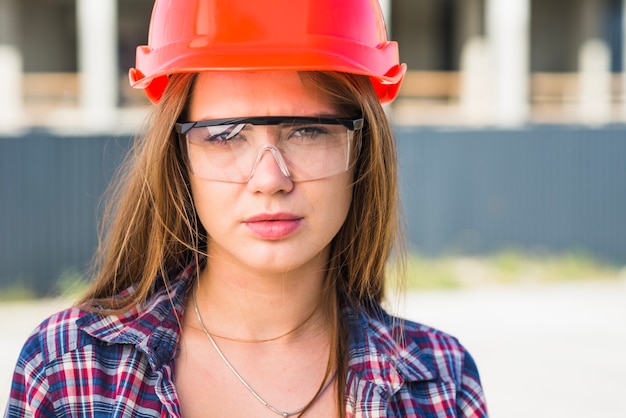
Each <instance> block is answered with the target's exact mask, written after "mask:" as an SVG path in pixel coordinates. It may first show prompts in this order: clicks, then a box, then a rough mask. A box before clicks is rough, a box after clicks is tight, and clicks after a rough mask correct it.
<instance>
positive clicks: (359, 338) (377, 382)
mask: <svg viewBox="0 0 626 418" xmlns="http://www.w3.org/2000/svg"><path fill="white" fill-rule="evenodd" d="M343 314H344V318H345V321H346V325H347V327H348V330H349V343H348V369H349V371H350V372H352V373H355V374H356V375H357V376H358V378H359V379H362V380H365V381H368V382H370V383H371V384H373V385H374V386H377V387H378V388H379V390H382V392H385V393H387V394H393V393H395V392H397V391H398V390H399V389H400V388H401V387H402V385H404V384H405V382H416V381H425V380H432V379H435V378H436V377H437V372H436V370H437V368H436V366H435V364H434V359H433V358H432V356H430V355H428V354H427V353H425V352H424V351H423V350H422V349H420V347H419V346H418V345H417V344H416V342H415V341H414V340H413V339H412V338H409V337H408V336H406V335H404V334H403V332H402V329H403V320H402V319H399V318H396V317H392V316H390V315H388V314H387V313H386V312H384V311H383V310H382V309H380V308H378V313H377V314H376V315H372V314H369V313H368V312H366V311H365V310H363V309H358V310H354V309H352V308H351V307H348V306H344V308H343Z"/></svg>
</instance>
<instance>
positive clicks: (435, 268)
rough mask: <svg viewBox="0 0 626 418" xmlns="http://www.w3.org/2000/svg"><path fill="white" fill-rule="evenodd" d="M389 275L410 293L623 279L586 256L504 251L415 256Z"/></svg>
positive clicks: (617, 271) (613, 268)
mask: <svg viewBox="0 0 626 418" xmlns="http://www.w3.org/2000/svg"><path fill="white" fill-rule="evenodd" d="M388 275H389V277H390V279H391V280H390V282H391V283H401V282H402V280H401V276H404V277H406V281H405V285H404V287H406V289H453V288H463V287H476V286H484V285H504V284H513V283H552V282H565V281H574V280H598V279H605V280H606V279H609V280H610V279H617V278H619V277H620V269H619V267H618V266H614V265H610V264H608V263H603V262H601V261H600V260H597V259H594V258H593V257H591V256H590V255H588V254H585V253H582V252H574V253H568V254H560V255H540V254H539V255H537V254H531V253H527V252H522V251H516V250H504V251H501V252H498V253H495V254H492V255H489V256H482V257H467V256H456V257H452V256H449V257H439V258H426V257H422V256H420V255H419V254H416V253H413V254H410V255H409V256H408V257H407V262H406V268H405V270H402V269H399V268H398V267H395V266H392V265H390V267H389V269H388Z"/></svg>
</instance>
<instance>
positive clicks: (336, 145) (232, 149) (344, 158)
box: [185, 118, 360, 183]
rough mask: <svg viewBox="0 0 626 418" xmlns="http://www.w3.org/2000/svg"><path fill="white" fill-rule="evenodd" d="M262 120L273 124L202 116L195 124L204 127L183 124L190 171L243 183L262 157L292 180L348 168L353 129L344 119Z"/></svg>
mask: <svg viewBox="0 0 626 418" xmlns="http://www.w3.org/2000/svg"><path fill="white" fill-rule="evenodd" d="M250 119H256V118H250ZM266 119H272V120H271V121H270V122H273V123H270V124H264V123H245V122H246V120H245V119H241V123H224V124H213V123H212V122H211V121H203V122H198V123H196V124H194V125H203V124H206V125H208V126H193V127H191V128H188V130H187V131H186V134H185V139H186V145H187V154H188V158H189V164H190V168H191V171H192V173H193V174H194V175H195V176H197V177H200V178H203V179H207V180H216V181H225V182H235V183H245V182H247V181H248V180H249V179H250V178H251V177H252V175H253V174H254V171H255V169H256V166H257V165H258V163H259V162H260V161H261V160H262V159H263V158H273V159H274V160H275V161H276V164H278V166H279V167H280V168H281V170H282V172H283V174H284V175H286V176H288V177H289V178H291V179H292V180H294V181H306V180H316V179H321V178H325V177H330V176H333V175H336V174H340V173H343V172H346V171H347V170H348V169H349V167H350V153H351V149H352V148H353V145H352V142H353V138H354V130H352V129H349V127H347V126H345V124H344V123H345V121H344V123H342V122H339V121H336V120H334V119H330V120H323V119H318V120H317V121H316V120H313V119H308V118H282V119H284V120H287V119H288V121H287V122H284V121H282V122H281V123H275V122H277V121H276V120H274V119H276V118H266ZM282 119H281V120H282ZM237 121H239V120H237ZM320 121H321V122H320ZM257 122H258V121H257ZM325 122H328V123H325ZM358 128H360V125H359V126H358V127H357V128H356V129H358ZM266 151H269V152H266ZM281 157H282V158H281Z"/></svg>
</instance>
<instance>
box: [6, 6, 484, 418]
mask: <svg viewBox="0 0 626 418" xmlns="http://www.w3.org/2000/svg"><path fill="white" fill-rule="evenodd" d="M149 44H150V45H149V46H145V47H140V48H138V56H137V68H136V69H132V70H131V72H130V78H131V83H132V84H133V86H135V87H138V88H143V89H144V90H145V91H146V93H147V94H148V97H150V98H151V99H152V100H153V101H154V102H155V103H157V106H156V107H155V113H154V116H153V118H152V119H151V121H150V122H149V123H148V124H147V129H146V132H145V134H144V135H143V136H142V137H141V138H140V139H139V140H138V142H137V146H136V149H135V151H134V153H133V155H132V157H131V158H130V159H129V160H128V163H127V165H126V167H125V169H124V170H123V173H124V174H123V177H122V178H121V180H120V181H119V182H118V185H119V186H120V187H119V190H118V196H119V197H117V198H116V199H113V200H112V201H113V202H116V206H115V207H114V208H112V211H111V216H110V219H111V221H110V222H109V223H108V224H107V231H108V234H107V236H106V240H105V241H104V242H103V245H102V247H101V249H100V250H99V256H100V259H99V261H100V262H99V269H98V273H97V277H96V280H95V282H94V284H93V286H92V287H91V289H90V290H89V291H88V292H87V294H86V295H85V296H84V297H83V298H82V300H81V301H80V303H79V304H78V305H77V306H76V307H75V308H72V309H68V310H66V311H63V312H61V313H59V314H57V315H55V316H53V317H51V318H49V319H48V320H46V321H45V322H44V323H43V324H42V325H41V326H40V327H39V328H38V329H37V330H36V331H35V333H34V334H33V336H32V337H31V338H30V339H29V340H28V342H27V343H26V345H25V347H24V349H23V351H22V354H21V356H20V359H19V360H18V364H17V367H16V372H15V375H14V381H13V389H12V393H11V399H10V401H9V405H8V408H7V416H11V417H14V416H15V417H18V416H25V415H28V414H29V413H33V414H34V415H39V416H54V415H56V416H82V415H102V416H174V417H176V416H185V417H200V416H201V417H223V416H237V417H249V416H254V417H275V416H283V417H289V416H303V415H304V416H312V417H379V416H415V417H418V416H419V417H422V416H425V417H430V416H432V417H453V416H472V417H482V416H486V407H485V404H484V399H483V395H482V389H481V386H480V382H479V378H478V373H477V370H476V367H475V365H474V362H473V360H472V359H471V357H470V356H469V354H468V353H467V352H466V351H465V350H464V348H463V347H462V346H461V345H459V343H458V342H457V341H456V340H455V339H454V338H453V337H451V336H448V335H446V334H444V333H441V332H439V331H436V330H433V329H431V328H428V327H425V326H422V325H419V324H414V323H410V322H408V321H401V320H399V319H397V318H394V317H391V316H389V315H388V314H387V313H386V312H385V311H384V310H383V309H382V308H381V307H380V303H381V301H382V299H383V293H384V290H385V286H386V283H385V274H384V273H385V262H386V261H387V259H388V258H389V255H390V253H391V252H392V250H393V249H394V244H395V242H396V241H397V236H398V234H397V232H398V231H397V228H398V215H397V211H398V208H397V206H398V201H397V184H396V159H395V149H394V142H393V137H392V133H391V129H390V126H389V124H388V122H387V120H386V117H385V114H384V111H383V109H382V107H381V104H383V103H388V102H390V101H391V100H393V98H394V97H395V96H396V95H397V92H398V88H399V86H400V83H401V80H402V78H403V76H404V72H405V66H404V65H400V64H399V62H398V55H397V46H396V44H395V43H393V42H388V41H387V39H386V34H385V32H384V25H383V20H382V16H381V13H380V10H379V6H378V3H377V1H376V0H341V1H337V0H332V1H331V0H289V1H283V0H280V1H264V2H262V1H256V2H250V1H248V0H235V1H233V0H212V1H211V0H187V1H184V0H169V1H168V0H159V1H157V2H156V3H155V8H154V12H153V16H152V21H151V30H150V38H149Z"/></svg>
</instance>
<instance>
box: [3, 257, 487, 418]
mask: <svg viewBox="0 0 626 418" xmlns="http://www.w3.org/2000/svg"><path fill="white" fill-rule="evenodd" d="M194 272H195V267H194V266H189V267H188V268H187V269H186V270H185V271H184V272H183V273H181V274H180V275H179V277H178V278H177V279H176V280H174V281H173V282H172V283H171V284H170V286H169V289H168V288H167V287H166V286H162V287H161V289H160V290H158V291H157V292H155V294H154V295H153V297H152V298H151V299H150V301H149V303H147V304H146V305H144V306H142V307H137V308H136V309H133V310H131V311H129V312H127V313H126V314H124V315H121V316H115V315H109V316H103V315H98V314H94V313H90V312H86V311H83V310H80V309H78V308H71V309H67V310H65V311H62V312H60V313H58V314H56V315H53V316H51V317H50V318H48V319H47V320H45V321H44V322H43V323H42V324H41V325H40V326H39V327H38V328H37V329H35V331H34V332H33V334H32V336H31V337H30V338H29V339H28V340H27V342H26V344H25V345H24V347H23V349H22V352H21V354H20V357H19V359H18V361H17V365H16V368H15V372H14V375H13V383H12V389H11V393H10V398H9V403H8V405H7V408H6V411H5V417H11V418H13V417H30V416H35V417H77V416H107V417H110V416H116V417H122V416H128V417H130V416H132V417H168V416H169V417H180V407H179V402H178V399H177V397H176V391H175V389H174V376H173V371H174V360H175V355H176V350H177V343H178V340H179V337H180V327H179V322H178V320H177V318H180V317H181V315H182V313H183V307H184V303H185V297H186V294H187V290H188V288H189V285H190V284H191V282H192V280H191V277H194ZM343 313H344V317H345V320H346V325H347V329H348V330H349V335H350V341H349V364H348V375H347V382H346V383H347V386H346V387H347V393H346V413H347V417H348V418H357V417H372V418H374V417H438V418H442V417H486V416H487V410H486V406H485V401H484V396H483V392H482V388H481V385H480V380H479V377H478V372H477V369H476V366H475V364H474V361H473V360H472V358H471V356H470V355H469V354H468V353H467V351H465V349H464V348H463V347H462V346H461V345H460V344H459V343H458V342H457V340H456V339H454V338H453V337H451V336H449V335H446V334H444V333H442V332H439V331H437V330H434V329H432V328H428V327H425V326H423V325H419V324H416V323H412V322H408V321H401V320H398V319H397V318H394V317H391V316H389V315H387V314H386V313H384V312H383V311H382V310H381V311H380V314H378V315H367V314H366V313H365V312H363V311H355V310H353V309H351V308H349V307H347V306H346V307H344V309H343ZM400 330H401V331H402V333H403V334H402V335H403V338H398V335H399V331H400Z"/></svg>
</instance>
